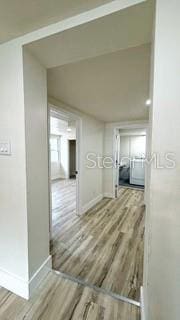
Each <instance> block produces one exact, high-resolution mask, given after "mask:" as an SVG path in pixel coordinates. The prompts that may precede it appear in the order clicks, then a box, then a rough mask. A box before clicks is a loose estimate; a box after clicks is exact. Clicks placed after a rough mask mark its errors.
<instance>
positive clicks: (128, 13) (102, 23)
mask: <svg viewBox="0 0 180 320" xmlns="http://www.w3.org/2000/svg"><path fill="white" fill-rule="evenodd" d="M74 2H76V1H74ZM85 2H86V1H85ZM93 2H94V1H93ZM103 2H104V1H103ZM153 4H154V1H153V0H147V1H145V2H143V3H141V4H138V5H134V6H132V7H129V8H126V9H124V10H120V11H119V12H116V13H113V14H111V15H109V16H106V17H103V18H100V19H97V20H95V21H93V22H89V23H86V24H83V25H81V26H79V27H76V28H73V29H70V30H67V31H64V32H61V33H59V34H56V35H53V36H51V37H47V38H45V39H42V40H39V41H36V42H33V43H31V44H29V45H28V46H27V47H28V49H29V50H30V51H31V52H32V53H33V55H35V56H36V57H37V58H38V60H39V61H41V63H42V64H43V65H44V66H46V67H47V68H52V67H55V66H60V65H64V64H68V63H72V62H75V61H80V60H83V59H87V58H91V57H95V56H98V55H104V54H106V53H110V52H115V51H118V50H120V49H121V50H122V49H126V48H131V47H136V46H140V45H142V44H145V43H150V42H151V37H152V25H153V14H154V6H153Z"/></svg>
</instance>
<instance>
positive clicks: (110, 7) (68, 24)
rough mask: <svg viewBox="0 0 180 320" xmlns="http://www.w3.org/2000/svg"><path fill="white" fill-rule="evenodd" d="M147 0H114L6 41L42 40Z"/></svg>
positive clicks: (29, 41)
mask: <svg viewBox="0 0 180 320" xmlns="http://www.w3.org/2000/svg"><path fill="white" fill-rule="evenodd" d="M145 1H147V0H113V1H111V2H109V3H106V4H104V5H101V6H98V7H96V8H94V9H91V10H87V11H85V12H83V13H80V14H78V15H75V16H72V17H70V18H67V19H64V20H61V21H59V22H57V23H53V24H50V25H48V26H46V27H43V28H40V29H38V30H35V31H33V32H30V33H27V34H25V35H23V36H20V37H17V38H15V39H13V40H10V41H8V42H6V43H10V42H11V43H12V42H14V43H18V44H20V45H26V44H28V43H31V42H33V41H37V40H41V39H43V38H46V37H49V36H52V35H55V34H57V33H60V32H63V31H65V30H69V29H72V28H75V27H77V26H80V25H83V24H85V23H89V22H92V21H94V20H96V19H99V18H103V17H105V16H108V15H110V14H112V13H115V12H118V11H120V10H123V9H126V8H128V7H131V6H134V5H136V4H140V3H143V2H145Z"/></svg>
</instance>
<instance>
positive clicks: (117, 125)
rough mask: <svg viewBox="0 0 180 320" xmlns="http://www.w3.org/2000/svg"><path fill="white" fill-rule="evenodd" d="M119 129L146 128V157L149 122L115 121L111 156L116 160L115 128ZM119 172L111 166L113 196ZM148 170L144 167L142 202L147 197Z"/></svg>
mask: <svg viewBox="0 0 180 320" xmlns="http://www.w3.org/2000/svg"><path fill="white" fill-rule="evenodd" d="M118 129H119V130H120V129H129V130H132V129H145V130H146V157H147V156H148V154H149V150H150V146H149V122H144V121H143V122H126V123H122V122H121V123H115V124H114V125H113V157H114V159H115V160H116V135H117V130H118ZM118 175H119V173H117V168H116V166H113V197H114V198H116V193H117V192H116V189H117V188H116V184H117V179H118ZM147 180H148V172H147V166H146V168H145V186H144V202H145V203H146V199H147V189H148V188H147V186H148V181H147Z"/></svg>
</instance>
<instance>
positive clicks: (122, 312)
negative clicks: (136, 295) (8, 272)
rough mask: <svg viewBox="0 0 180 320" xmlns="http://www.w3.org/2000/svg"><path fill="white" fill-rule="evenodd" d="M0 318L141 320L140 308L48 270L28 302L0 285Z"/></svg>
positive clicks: (24, 319)
mask: <svg viewBox="0 0 180 320" xmlns="http://www.w3.org/2000/svg"><path fill="white" fill-rule="evenodd" d="M0 319H1V320H140V309H139V308H138V307H136V306H133V305H130V304H127V303H124V302H120V301H117V300H114V299H112V298H111V297H109V296H106V295H103V294H99V293H97V292H95V291H94V290H92V289H90V288H87V287H83V286H81V285H78V284H76V283H73V282H71V281H69V280H65V279H63V278H62V277H60V276H59V275H58V276H57V275H56V274H53V272H51V273H49V275H48V277H47V279H46V280H45V281H44V282H43V284H42V285H41V287H40V288H39V289H38V290H37V291H36V294H35V295H34V296H33V298H31V299H30V300H29V301H26V300H24V299H22V298H19V297H17V296H16V295H14V294H12V293H10V292H9V291H7V290H5V289H2V288H0Z"/></svg>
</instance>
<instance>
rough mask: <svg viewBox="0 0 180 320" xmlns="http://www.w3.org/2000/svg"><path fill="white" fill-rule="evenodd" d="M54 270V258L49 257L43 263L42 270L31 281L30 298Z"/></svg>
mask: <svg viewBox="0 0 180 320" xmlns="http://www.w3.org/2000/svg"><path fill="white" fill-rule="evenodd" d="M51 269H52V257H51V256H50V255H49V257H48V258H47V259H46V260H45V261H44V262H43V263H42V265H41V266H40V268H39V269H38V270H37V271H36V272H35V273H34V275H33V276H32V278H31V279H30V281H29V297H31V296H32V294H33V292H34V291H35V290H36V288H37V287H38V286H39V285H40V283H41V282H42V281H43V280H44V278H45V277H46V276H47V274H48V273H49V271H50V270H51Z"/></svg>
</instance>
